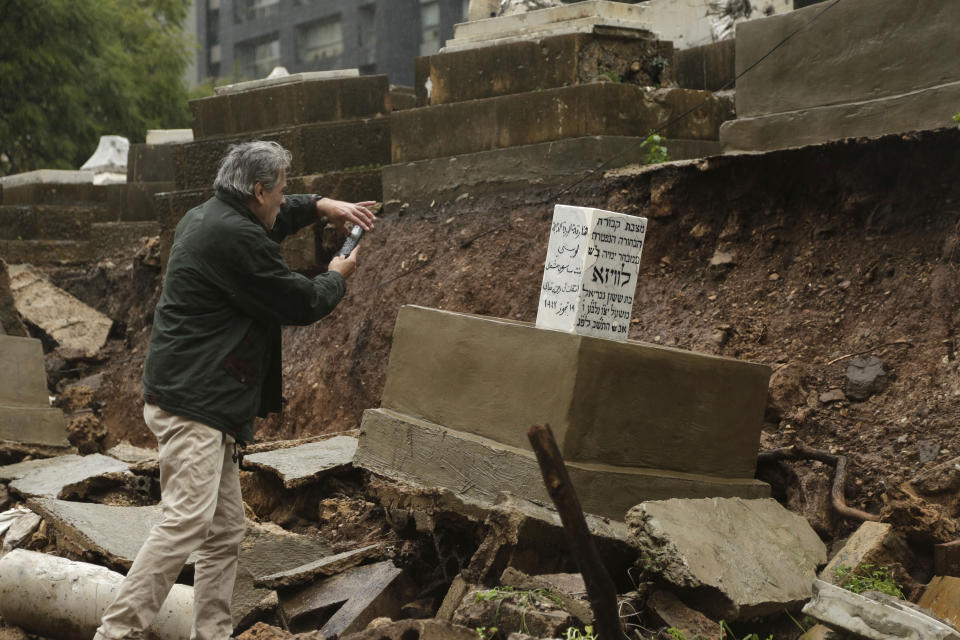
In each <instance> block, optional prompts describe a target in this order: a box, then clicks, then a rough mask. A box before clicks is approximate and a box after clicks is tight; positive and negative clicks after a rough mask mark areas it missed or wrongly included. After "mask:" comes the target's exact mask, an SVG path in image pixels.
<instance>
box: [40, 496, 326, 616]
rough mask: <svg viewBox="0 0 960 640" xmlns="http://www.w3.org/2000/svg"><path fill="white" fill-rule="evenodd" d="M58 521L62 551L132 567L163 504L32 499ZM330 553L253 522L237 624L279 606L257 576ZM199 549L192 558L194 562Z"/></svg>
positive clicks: (245, 544) (244, 547)
mask: <svg viewBox="0 0 960 640" xmlns="http://www.w3.org/2000/svg"><path fill="white" fill-rule="evenodd" d="M28 504H29V505H30V508H31V509H33V510H35V511H36V512H37V513H39V514H40V515H41V516H43V518H44V519H45V520H46V521H47V522H48V526H51V527H53V529H54V531H55V532H56V534H57V544H58V545H59V547H60V548H59V550H60V552H61V553H66V554H69V555H76V556H85V557H90V556H91V555H92V556H95V557H99V558H100V559H102V561H103V563H104V564H106V565H107V566H108V567H110V568H111V569H114V570H118V571H126V570H128V569H129V568H130V565H131V564H133V559H134V558H135V557H136V554H137V552H138V551H139V550H140V546H141V545H142V544H143V541H144V540H146V538H147V535H148V534H149V532H150V529H151V527H153V525H155V524H157V523H158V522H160V520H161V518H162V508H161V507H160V506H159V505H154V506H148V507H113V506H108V505H102V504H93V503H84V502H68V501H65V500H52V499H49V498H35V499H32V500H30V501H29V502H28ZM328 555H330V547H329V545H328V544H327V543H326V542H323V541H320V540H317V539H315V538H311V537H308V536H302V535H298V534H294V533H290V532H288V531H285V530H283V529H281V528H280V527H277V526H276V525H270V524H258V523H255V522H250V521H248V522H247V533H246V536H245V537H244V539H243V541H242V542H241V543H240V564H239V567H238V569H237V582H236V585H235V586H234V590H233V606H232V614H233V621H234V623H235V624H239V623H240V622H244V621H249V620H250V619H251V616H255V615H256V614H257V613H258V612H262V611H264V610H265V609H272V608H273V607H275V606H276V602H277V601H276V597H275V596H274V595H272V594H273V591H272V590H271V589H263V588H258V587H256V586H254V578H255V577H256V576H261V575H265V574H271V573H277V572H280V571H285V570H289V569H293V568H295V567H298V566H301V565H303V564H305V563H308V562H312V561H315V560H316V559H317V558H319V557H325V556H328ZM195 560H196V554H191V556H190V557H189V558H188V559H187V564H188V566H189V565H192V564H193V563H194V562H195Z"/></svg>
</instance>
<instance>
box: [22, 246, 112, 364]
mask: <svg viewBox="0 0 960 640" xmlns="http://www.w3.org/2000/svg"><path fill="white" fill-rule="evenodd" d="M8 270H9V272H10V289H11V291H12V292H13V299H14V303H15V304H16V307H17V311H19V312H20V315H22V316H23V317H24V319H26V320H28V321H30V322H31V323H33V324H35V325H37V326H38V327H40V328H41V329H43V330H44V331H45V332H46V333H47V334H48V335H49V336H50V337H51V338H53V339H54V340H55V341H56V343H57V345H59V348H60V351H61V353H63V355H64V356H66V357H80V358H92V357H93V356H95V355H97V352H98V351H100V348H101V347H102V346H103V345H104V344H105V343H106V341H107V336H108V335H109V334H110V328H111V327H112V326H113V320H111V319H110V318H108V317H107V316H105V315H104V314H102V313H100V312H99V311H97V310H96V309H94V308H92V307H89V306H87V305H86V304H84V303H83V302H81V301H80V300H78V299H76V298H75V297H73V296H72V295H70V294H69V293H67V292H66V291H64V290H63V289H60V288H58V287H56V286H54V285H53V283H51V282H50V280H49V279H47V277H46V276H45V275H44V274H43V273H41V272H40V271H38V270H37V269H35V268H33V267H32V266H31V265H29V264H15V265H10V267H9V269H8Z"/></svg>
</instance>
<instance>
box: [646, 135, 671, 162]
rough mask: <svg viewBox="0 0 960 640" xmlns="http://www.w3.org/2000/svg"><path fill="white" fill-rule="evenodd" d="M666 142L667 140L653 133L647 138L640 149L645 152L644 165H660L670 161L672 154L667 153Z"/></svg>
mask: <svg viewBox="0 0 960 640" xmlns="http://www.w3.org/2000/svg"><path fill="white" fill-rule="evenodd" d="M665 141H666V139H665V138H664V137H663V136H661V135H660V134H657V133H651V134H650V135H648V136H647V139H646V140H644V141H643V142H642V143H641V144H640V148H641V149H643V150H644V152H643V161H644V163H646V164H659V163H661V162H667V161H668V160H670V152H669V151H667V146H666V145H665V144H664V142H665Z"/></svg>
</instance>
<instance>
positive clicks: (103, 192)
mask: <svg viewBox="0 0 960 640" xmlns="http://www.w3.org/2000/svg"><path fill="white" fill-rule="evenodd" d="M110 186H114V185H110ZM107 187H108V185H95V184H92V183H90V184H82V183H66V184H63V183H56V182H33V183H27V184H19V185H15V186H12V187H5V188H4V189H3V201H2V204H4V205H30V204H74V205H77V204H85V205H97V204H106V202H107V199H108V191H109V190H108V188H107Z"/></svg>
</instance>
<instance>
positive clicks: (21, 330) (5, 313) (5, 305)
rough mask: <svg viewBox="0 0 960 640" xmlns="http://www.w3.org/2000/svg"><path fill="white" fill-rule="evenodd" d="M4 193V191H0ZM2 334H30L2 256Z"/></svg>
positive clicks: (0, 291)
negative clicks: (24, 323)
mask: <svg viewBox="0 0 960 640" xmlns="http://www.w3.org/2000/svg"><path fill="white" fill-rule="evenodd" d="M0 194H2V192H0ZM0 335H8V336H19V337H21V338H26V337H28V336H29V335H30V334H28V333H27V328H26V327H25V326H23V321H22V320H21V319H20V314H19V313H18V312H17V307H16V305H15V304H14V302H13V292H12V291H10V274H9V273H7V263H6V262H4V261H3V259H2V258H0Z"/></svg>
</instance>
